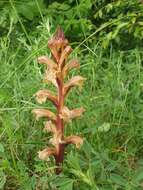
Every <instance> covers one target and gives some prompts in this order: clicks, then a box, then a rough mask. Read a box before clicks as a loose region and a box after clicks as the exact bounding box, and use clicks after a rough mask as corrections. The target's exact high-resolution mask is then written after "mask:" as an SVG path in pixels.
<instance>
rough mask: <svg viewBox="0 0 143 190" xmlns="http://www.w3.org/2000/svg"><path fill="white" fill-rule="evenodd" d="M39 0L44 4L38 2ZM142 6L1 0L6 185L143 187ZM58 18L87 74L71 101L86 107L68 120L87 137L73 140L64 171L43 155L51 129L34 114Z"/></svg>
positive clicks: (96, 189)
mask: <svg viewBox="0 0 143 190" xmlns="http://www.w3.org/2000/svg"><path fill="white" fill-rule="evenodd" d="M36 2H38V3H39V7H40V9H39V8H38V7H37V8H32V7H34V6H35V7H36V6H37V3H36ZM142 6H143V4H142V3H140V1H135V0H133V1H124V0H123V1H121V0H117V1H109V0H108V1H107V0H98V1H86V0H84V1H82V0H81V1H60V0H59V1H48V3H47V4H46V3H45V2H43V1H38V0H37V1H35V0H34V1H28V0H27V1H13V0H11V1H8V0H7V1H6V0H5V1H0V13H1V17H0V33H1V37H0V60H1V63H0V189H6V190H8V189H10V190H16V189H18V190H20V189H21V190H24V189H25V190H30V189H33V190H35V189H36V188H37V189H40V190H49V189H52V190H57V189H60V190H66V189H69V190H70V189H71V190H77V189H78V190H142V189H143V185H142V184H143V172H142V171H143V159H142V155H143V145H142V141H143V129H142V128H143V69H142V67H143V53H142V26H143V25H142ZM26 7H27V9H26ZM25 9H26V10H25ZM30 9H31V11H30ZM33 9H34V10H33ZM62 9H63V10H62ZM23 10H25V11H27V10H29V12H30V13H29V12H28V13H26V12H24V11H23ZM58 23H60V24H62V25H63V26H64V30H65V31H66V36H69V37H70V41H71V42H74V43H71V45H72V46H73V47H75V50H74V52H73V55H74V57H75V56H76V57H77V58H78V59H79V60H80V63H81V69H80V70H81V73H80V74H81V75H83V76H85V77H86V78H87V81H86V84H85V86H84V89H85V90H84V91H83V92H82V93H81V92H78V91H76V90H75V91H74V92H72V93H71V94H70V100H68V102H67V104H69V106H71V107H72V106H73V105H77V107H78V105H84V107H85V108H86V114H85V116H84V117H83V118H82V119H80V120H78V121H75V122H74V123H72V124H71V125H69V126H68V128H66V133H67V135H69V134H81V135H82V136H83V137H84V144H83V146H82V148H81V150H80V151H79V153H76V151H75V149H74V147H72V146H71V147H69V148H70V150H72V151H71V153H70V154H66V155H65V161H66V162H65V164H64V171H63V173H62V174H61V175H60V176H59V178H57V176H55V174H54V169H55V168H54V167H53V160H50V162H43V161H40V160H39V159H38V158H37V151H38V150H40V149H41V148H42V147H43V146H44V144H45V143H47V141H48V140H47V139H50V136H48V135H46V134H45V133H44V132H43V131H42V126H43V123H41V122H38V123H37V122H35V119H34V118H33V117H32V114H31V110H32V109H33V108H35V107H36V105H35V101H34V97H33V94H34V93H35V92H36V91H37V90H38V89H39V86H41V81H42V73H43V67H42V66H41V67H40V68H39V66H38V65H37V61H36V59H37V57H38V56H39V55H42V54H43V55H45V54H47V55H49V53H48V52H46V45H45V42H46V41H47V39H49V37H50V36H51V35H52V32H53V31H54V30H55V27H56V25H57V24H58ZM101 44H102V46H101ZM103 47H106V49H103ZM135 47H136V48H135ZM119 48H120V51H118V50H119ZM121 49H122V50H124V49H125V51H121ZM128 49H130V50H128ZM73 72H75V71H73ZM71 75H72V73H71ZM43 86H44V84H43ZM41 88H42V87H41ZM77 96H78V99H79V102H77V98H75V97H77ZM75 99H76V100H75ZM46 107H49V108H51V105H50V104H47V105H46ZM41 139H42V142H41ZM67 152H69V151H68V150H67Z"/></svg>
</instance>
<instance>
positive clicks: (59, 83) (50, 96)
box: [32, 27, 85, 174]
mask: <svg viewBox="0 0 143 190" xmlns="http://www.w3.org/2000/svg"><path fill="white" fill-rule="evenodd" d="M48 47H49V48H50V50H51V53H52V58H48V57H47V56H40V57H39V58H38V62H39V63H40V64H45V65H46V69H45V76H44V82H46V83H48V84H50V83H51V84H53V85H54V87H55V92H56V93H53V92H51V91H49V90H47V89H41V90H39V91H38V92H37V93H35V97H36V100H37V102H38V103H40V104H42V103H45V102H46V101H47V100H50V101H51V102H52V103H53V105H54V106H55V108H56V109H55V110H56V111H55V113H53V112H51V111H50V110H47V109H46V108H44V109H43V108H41V109H34V110H33V111H32V112H33V113H34V114H35V116H36V119H37V120H38V119H39V118H42V117H44V118H45V119H47V121H46V122H45V124H44V125H45V127H44V131H46V132H48V133H51V135H52V138H51V139H50V140H49V143H50V144H51V145H50V146H51V147H48V148H45V149H44V150H42V151H39V152H38V155H39V158H40V159H42V160H48V158H49V156H54V158H55V163H56V166H57V169H56V173H57V174H59V173H60V172H61V164H62V163H63V160H64V152H65V148H66V145H68V144H75V146H76V147H77V148H79V147H80V145H82V143H83V139H82V138H81V137H79V136H76V135H72V136H69V137H65V136H64V129H65V124H66V123H68V122H71V121H72V119H75V118H79V117H80V116H81V115H82V114H83V112H84V111H85V109H84V108H82V107H81V108H76V109H72V110H70V109H69V108H68V107H67V106H65V98H66V95H67V94H68V92H69V91H70V90H71V89H72V87H75V86H78V87H80V88H81V87H82V85H83V82H84V81H85V78H83V77H81V76H79V75H78V76H75V77H73V78H71V79H70V80H68V81H65V80H66V77H67V75H68V73H69V72H70V71H71V70H72V69H77V68H79V67H80V65H79V63H78V61H77V60H76V59H72V60H71V61H69V60H68V59H69V55H70V53H71V52H72V48H71V46H70V45H69V43H68V40H67V39H66V38H65V36H64V33H63V31H62V29H61V28H60V27H58V28H57V31H56V33H55V35H54V36H53V37H52V38H51V39H50V40H49V42H48ZM67 130H68V129H67Z"/></svg>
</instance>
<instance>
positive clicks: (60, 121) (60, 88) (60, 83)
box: [55, 79, 65, 174]
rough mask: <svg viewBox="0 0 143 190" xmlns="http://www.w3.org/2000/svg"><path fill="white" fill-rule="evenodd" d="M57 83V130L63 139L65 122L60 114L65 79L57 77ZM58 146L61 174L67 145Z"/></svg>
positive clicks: (58, 169)
mask: <svg viewBox="0 0 143 190" xmlns="http://www.w3.org/2000/svg"><path fill="white" fill-rule="evenodd" d="M57 84H58V107H57V130H58V132H59V133H58V134H60V135H59V136H60V138H61V140H63V138H64V135H63V134H64V123H63V119H61V117H60V114H61V112H62V108H63V105H64V96H63V80H62V79H61V80H58V79H57ZM57 146H58V148H57V149H58V152H57V156H56V158H55V159H56V166H57V169H56V174H59V173H60V172H61V167H60V166H61V164H62V163H63V160H64V150H65V145H64V144H62V143H60V142H59V144H58V145H57Z"/></svg>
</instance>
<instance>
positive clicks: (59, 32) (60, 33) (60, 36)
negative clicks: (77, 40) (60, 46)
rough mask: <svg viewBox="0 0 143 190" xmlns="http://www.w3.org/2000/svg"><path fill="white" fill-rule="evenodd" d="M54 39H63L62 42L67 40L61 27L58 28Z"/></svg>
mask: <svg viewBox="0 0 143 190" xmlns="http://www.w3.org/2000/svg"><path fill="white" fill-rule="evenodd" d="M54 38H55V39H57V40H58V39H62V40H64V39H65V35H64V32H63V30H62V28H61V27H60V26H58V27H57V29H56V32H55V35H54Z"/></svg>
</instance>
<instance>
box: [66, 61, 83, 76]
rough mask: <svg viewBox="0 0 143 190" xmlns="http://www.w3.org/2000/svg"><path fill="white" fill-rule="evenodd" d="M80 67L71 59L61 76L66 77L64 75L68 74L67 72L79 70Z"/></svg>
mask: <svg viewBox="0 0 143 190" xmlns="http://www.w3.org/2000/svg"><path fill="white" fill-rule="evenodd" d="M79 67H80V65H79V63H78V61H77V60H76V59H73V60H71V61H70V62H69V63H67V64H66V65H65V66H64V68H63V70H62V75H63V77H66V75H67V74H68V72H69V71H70V70H71V69H74V68H79Z"/></svg>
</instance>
